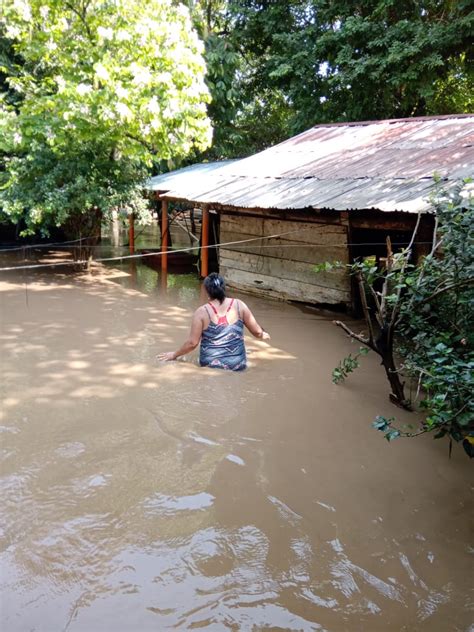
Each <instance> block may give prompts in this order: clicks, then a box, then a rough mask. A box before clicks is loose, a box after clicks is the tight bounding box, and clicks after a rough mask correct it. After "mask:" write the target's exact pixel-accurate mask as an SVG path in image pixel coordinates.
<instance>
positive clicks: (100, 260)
mask: <svg viewBox="0 0 474 632" xmlns="http://www.w3.org/2000/svg"><path fill="white" fill-rule="evenodd" d="M296 232H301V229H295V230H289V231H286V232H284V233H278V234H275V235H265V236H263V237H252V238H250V239H239V240H236V241H229V242H224V243H219V244H210V245H208V246H187V247H186V248H180V249H177V250H160V251H153V252H144V253H138V254H131V255H117V256H114V257H99V258H97V259H94V260H93V261H94V262H96V263H103V262H109V261H124V260H130V259H142V258H145V257H153V256H157V255H162V254H170V253H172V254H178V253H189V252H190V251H194V250H198V251H200V250H207V249H211V248H225V247H226V246H236V245H240V244H246V243H250V242H254V241H262V240H266V239H278V238H280V237H284V236H285V235H289V234H292V233H296ZM82 239H83V238H82ZM73 241H80V240H73ZM64 243H65V242H63V244H64ZM403 243H404V242H400V245H403ZM415 243H418V244H428V243H430V244H431V242H415ZM349 245H352V246H363V245H369V246H374V245H384V243H382V242H380V243H379V244H374V243H366V244H355V243H354V244H347V243H345V244H295V245H294V246H292V245H291V244H272V245H269V246H266V245H261V246H260V247H261V248H266V247H280V248H281V247H291V248H301V247H303V248H305V247H320V246H331V247H333V246H339V247H341V248H342V247H344V248H345V247H347V246H349ZM394 245H395V244H394ZM19 249H20V250H21V249H22V248H19ZM87 263H89V260H88V259H82V260H78V261H70V260H69V261H58V262H54V263H37V264H31V265H23V266H7V267H3V268H0V272H9V271H12V270H33V269H38V268H54V267H58V266H68V265H81V264H87Z"/></svg>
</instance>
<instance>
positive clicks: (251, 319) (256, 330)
mask: <svg viewBox="0 0 474 632" xmlns="http://www.w3.org/2000/svg"><path fill="white" fill-rule="evenodd" d="M239 305H240V312H241V314H242V320H243V321H244V325H245V326H246V327H247V329H248V330H249V331H250V333H251V334H252V336H254V337H255V338H258V339H259V340H270V334H269V333H267V332H266V331H265V330H264V328H263V327H261V325H259V324H258V323H257V320H256V318H255V316H254V315H253V314H252V312H251V311H250V309H249V308H248V307H247V305H246V304H245V303H244V302H243V301H240V300H239Z"/></svg>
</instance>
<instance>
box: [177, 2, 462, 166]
mask: <svg viewBox="0 0 474 632" xmlns="http://www.w3.org/2000/svg"><path fill="white" fill-rule="evenodd" d="M188 4H189V5H191V6H192V7H193V15H194V16H195V21H196V22H197V23H198V24H199V27H198V28H199V31H200V33H202V34H203V37H204V39H205V41H206V59H207V63H208V68H209V75H208V79H207V80H208V85H209V88H210V91H211V94H212V97H213V102H212V105H211V107H210V110H209V113H210V116H211V118H212V120H213V124H214V126H215V129H216V137H215V143H214V145H213V147H212V149H211V152H210V154H209V153H208V154H207V155H210V156H212V157H217V158H219V157H239V156H243V155H249V154H251V153H253V152H255V151H258V150H261V149H263V148H265V147H268V146H269V145H272V144H275V143H276V142H279V141H281V140H283V139H285V138H288V137H290V136H292V135H294V134H295V133H298V132H301V131H303V130H305V129H307V128H309V127H311V126H312V125H315V124H317V123H326V122H338V121H360V120H371V119H384V118H397V117H410V116H420V115H426V114H446V113H457V112H472V111H473V110H474V103H473V95H474V70H473V69H474V64H473V48H472V46H471V37H472V32H473V30H474V13H473V12H472V6H471V3H470V2H469V1H468V0H459V1H457V2H453V1H452V0H423V1H421V2H413V0H370V1H364V2H348V1H347V0H331V1H328V0H285V1H264V2H262V1H260V0H258V1H257V0H227V1H223V0H194V1H193V0H189V2H188Z"/></svg>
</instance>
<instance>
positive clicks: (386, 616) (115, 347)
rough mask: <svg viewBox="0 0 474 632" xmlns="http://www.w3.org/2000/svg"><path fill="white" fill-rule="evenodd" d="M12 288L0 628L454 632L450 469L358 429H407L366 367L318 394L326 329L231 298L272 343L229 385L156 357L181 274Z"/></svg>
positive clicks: (459, 525) (462, 619)
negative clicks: (383, 425)
mask: <svg viewBox="0 0 474 632" xmlns="http://www.w3.org/2000/svg"><path fill="white" fill-rule="evenodd" d="M130 272H131V274H130ZM25 280H26V277H25V276H24V275H21V276H20V275H17V274H15V275H13V274H11V273H8V274H7V273H5V274H3V276H2V277H1V279H0V289H1V293H0V296H1V299H0V300H1V314H2V321H1V332H0V333H1V374H2V380H1V394H2V398H3V405H2V409H1V421H0V424H1V428H0V430H1V435H0V436H1V455H2V469H1V478H0V488H1V493H2V512H1V515H2V522H3V525H2V530H1V532H0V544H1V558H0V560H1V590H2V597H1V627H2V630H5V631H7V632H16V631H19V632H20V631H21V632H23V631H28V632H53V631H56V630H57V631H68V632H76V631H82V632H102V631H104V632H105V631H107V632H108V631H113V632H121V631H124V632H125V631H140V632H145V631H146V632H148V631H157V630H166V629H171V628H176V629H183V630H186V629H203V630H215V631H221V630H236V631H237V630H244V631H253V630H304V631H306V630H328V631H331V632H341V631H345V630H347V631H351V632H352V631H364V632H365V631H372V630H373V631H381V630H405V631H410V632H411V631H418V630H419V631H425V630H430V631H446V630H449V631H457V630H459V631H463V632H467V630H472V628H470V627H469V626H470V623H471V621H472V609H471V610H470V604H471V605H472V601H471V598H472V593H471V591H470V584H471V583H472V574H471V560H472V553H473V549H472V546H471V545H472V538H471V535H472V522H470V520H471V517H472V511H471V510H472V483H471V481H472V478H470V464H469V462H468V459H467V458H466V457H465V456H464V455H463V454H462V453H461V450H460V449H458V448H457V447H456V446H455V449H454V450H453V457H452V459H451V460H449V459H448V453H447V444H446V443H445V442H436V441H433V440H432V439H431V438H430V437H421V438H419V439H417V440H405V441H403V440H399V441H398V442H395V443H393V444H391V445H389V444H388V443H387V442H386V441H385V440H384V439H383V437H382V435H381V434H380V433H377V432H376V431H374V430H372V429H371V428H370V422H371V421H372V420H373V418H374V417H375V415H377V414H380V413H385V414H389V415H392V414H397V415H398V416H399V418H400V420H401V423H410V422H411V423H413V415H410V414H408V413H403V412H400V411H398V410H397V409H395V408H393V406H391V405H390V404H389V403H388V400H387V388H386V384H385V378H384V375H383V373H382V372H381V370H380V366H379V364H378V362H377V360H376V359H375V358H374V357H371V356H368V357H367V358H364V359H363V366H362V368H361V369H360V370H359V372H357V373H355V374H354V375H353V376H352V377H351V378H350V379H349V380H348V381H347V383H346V384H344V385H341V386H335V385H333V384H332V383H331V375H330V373H331V369H332V368H333V367H334V366H335V365H336V364H337V362H338V361H339V360H340V359H341V358H342V357H343V356H344V355H345V354H346V353H347V352H349V351H351V350H355V349H356V347H355V346H354V345H353V344H351V343H350V341H349V340H348V339H347V338H346V337H345V336H344V334H343V333H342V332H341V331H340V330H339V329H337V328H336V327H335V326H334V325H333V324H332V322H331V315H330V314H328V313H323V312H318V311H317V310H312V309H303V308H299V307H297V306H293V305H288V304H284V303H278V302H271V301H264V300H261V299H255V298H251V297H244V298H245V300H247V302H248V303H249V305H250V306H251V308H252V309H253V311H254V313H255V314H256V316H257V319H258V320H259V321H260V322H261V324H262V325H263V326H264V327H265V328H266V329H267V330H268V331H269V332H270V333H271V335H272V340H271V343H270V344H267V343H265V342H261V341H256V340H253V339H251V338H247V344H248V351H249V360H250V368H249V369H248V370H247V371H246V372H243V373H238V374H232V373H226V372H222V371H218V370H211V369H202V368H198V367H197V366H196V364H194V363H193V359H195V356H196V354H194V355H193V356H191V357H189V358H188V359H187V361H186V362H174V363H159V362H157V361H156V359H155V356H156V354H157V353H158V352H160V351H167V350H173V349H175V348H176V347H177V346H178V345H179V344H180V343H181V342H182V341H183V339H184V337H185V335H186V333H187V330H188V326H189V320H190V316H191V314H192V311H193V309H194V308H195V307H196V306H197V305H198V304H199V302H200V291H199V287H198V284H197V281H196V279H195V277H193V276H182V277H179V276H172V275H170V277H169V278H168V284H167V285H168V287H167V290H166V291H165V289H164V287H163V284H162V283H161V282H160V281H159V279H158V278H157V275H156V274H155V273H153V272H152V271H150V270H147V269H146V268H144V267H138V268H132V269H129V268H128V267H126V266H125V267H124V269H123V270H108V271H107V272H102V273H100V274H98V273H96V274H94V275H91V276H88V275H84V276H81V277H77V276H73V275H71V274H49V275H46V274H45V273H42V274H35V275H33V274H30V275H29V276H28V284H27V285H25Z"/></svg>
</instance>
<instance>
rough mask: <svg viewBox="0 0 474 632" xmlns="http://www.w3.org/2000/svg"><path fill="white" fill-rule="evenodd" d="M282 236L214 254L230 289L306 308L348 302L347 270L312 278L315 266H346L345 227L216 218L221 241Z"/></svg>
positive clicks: (272, 220)
mask: <svg viewBox="0 0 474 632" xmlns="http://www.w3.org/2000/svg"><path fill="white" fill-rule="evenodd" d="M269 235H281V237H277V238H274V239H264V240H255V241H251V242H248V243H245V244H232V245H228V246H225V247H222V246H221V247H220V249H219V268H220V270H221V272H222V273H223V274H224V276H225V277H226V279H227V281H228V283H229V285H231V286H233V287H236V288H238V289H242V290H245V291H247V292H252V293H256V294H260V295H263V296H273V297H276V298H283V299H290V300H300V301H305V302H309V303H328V304H338V303H346V304H348V303H349V302H350V278H349V275H348V273H347V270H346V269H345V268H344V269H338V270H332V271H330V272H324V273H317V272H315V270H314V264H315V263H323V262H326V261H329V262H331V261H342V262H343V263H347V262H348V247H347V227H346V226H341V225H337V224H314V223H311V224H309V223H301V222H296V221H291V220H289V221H285V220H281V219H273V218H268V217H267V218H263V217H262V218H256V217H246V216H235V215H233V216H228V215H224V214H223V215H221V224H220V242H221V243H224V244H225V243H228V242H236V241H241V240H246V239H255V237H267V236H269Z"/></svg>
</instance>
